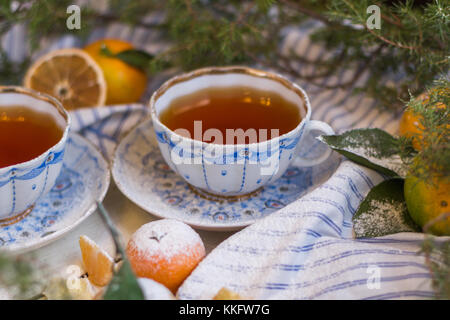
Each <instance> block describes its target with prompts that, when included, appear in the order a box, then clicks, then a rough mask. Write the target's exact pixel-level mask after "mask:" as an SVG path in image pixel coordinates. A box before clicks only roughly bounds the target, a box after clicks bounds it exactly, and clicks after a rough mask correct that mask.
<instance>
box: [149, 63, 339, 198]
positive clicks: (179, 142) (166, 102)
mask: <svg viewBox="0 0 450 320" xmlns="http://www.w3.org/2000/svg"><path fill="white" fill-rule="evenodd" d="M239 85H242V86H245V87H253V88H256V89H259V90H266V91H269V92H270V91H271V92H276V93H278V94H280V95H281V96H282V97H283V98H284V99H286V100H288V101H291V102H293V103H294V104H295V105H296V106H298V108H299V111H300V115H301V119H302V120H301V121H300V122H299V124H298V125H297V126H296V127H295V128H294V129H293V130H291V131H289V132H288V133H286V134H283V135H281V136H278V137H275V138H271V139H269V140H266V141H263V142H258V143H250V144H213V143H206V142H203V141H200V140H194V139H191V138H190V137H187V136H186V135H181V134H179V132H175V131H172V130H170V129H169V128H168V127H167V126H165V125H164V124H163V123H162V122H161V121H160V118H159V116H160V114H161V112H162V111H163V110H164V109H165V108H167V107H168V106H170V104H171V102H172V101H173V100H174V99H177V98H180V97H182V96H185V95H189V94H192V93H194V92H196V91H199V90H203V89H206V88H210V87H215V88H217V87H225V88H226V87H231V86H239ZM150 111H151V117H152V120H153V126H154V130H155V133H156V137H157V140H158V144H159V148H160V150H161V153H162V155H163V157H164V159H165V161H166V162H167V164H168V165H169V166H170V167H171V168H172V170H174V171H175V172H176V173H178V174H179V175H180V176H182V177H183V178H184V179H185V180H186V182H188V183H189V184H190V185H192V186H194V187H196V188H198V189H200V191H201V193H203V194H204V193H206V194H212V195H218V196H224V197H229V196H242V195H246V194H250V193H252V192H254V191H256V190H258V189H259V188H261V187H263V186H264V185H267V184H269V183H270V182H273V181H275V180H276V179H278V178H279V177H281V176H282V175H283V173H284V172H285V171H286V169H287V168H288V166H289V165H290V164H292V163H293V162H295V164H296V165H298V166H313V165H317V164H319V163H321V162H323V161H325V160H326V159H327V158H328V157H329V155H330V153H331V149H329V148H326V149H325V150H324V152H322V153H321V154H320V155H319V156H318V157H316V158H314V159H310V158H308V159H306V158H303V157H301V156H300V155H299V154H300V153H301V152H300V150H301V151H303V153H304V151H305V150H306V149H310V148H312V147H313V145H312V144H313V143H314V142H311V139H309V140H308V139H303V138H304V137H305V136H307V135H308V133H309V132H310V131H312V130H313V131H319V132H320V133H323V134H334V131H333V129H332V128H331V127H330V126H329V125H328V124H326V123H324V122H321V121H315V120H310V117H311V106H310V103H309V99H308V97H307V95H306V93H305V92H304V91H303V89H301V88H300V87H299V86H297V85H296V84H294V83H292V82H290V81H289V80H287V79H286V78H284V77H282V76H280V75H277V74H274V73H270V72H266V71H261V70H256V69H252V68H247V67H237V66H234V67H210V68H203V69H199V70H195V71H193V72H189V73H186V74H182V75H180V76H176V77H174V78H172V79H170V80H168V81H167V82H165V83H164V84H163V85H162V86H161V87H160V88H159V89H158V90H157V91H156V92H155V93H154V94H153V95H152V97H151V99H150ZM237 116H238V115H237ZM308 141H309V142H308Z"/></svg>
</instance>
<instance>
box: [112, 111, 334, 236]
mask: <svg viewBox="0 0 450 320" xmlns="http://www.w3.org/2000/svg"><path fill="white" fill-rule="evenodd" d="M338 164H339V158H338V156H337V155H336V154H333V155H332V156H330V158H329V159H328V160H327V161H325V162H324V163H322V164H321V165H318V166H315V167H295V166H291V167H289V168H288V169H287V171H286V172H285V173H284V175H283V176H282V177H281V178H280V179H278V180H276V181H274V182H273V183H271V184H269V185H267V186H264V187H263V188H261V189H259V190H257V191H256V192H254V193H253V194H251V195H248V196H245V197H241V198H239V199H236V198H230V199H224V198H217V197H215V196H214V195H211V194H207V193H204V192H201V191H200V190H198V189H194V188H193V187H191V186H190V185H189V184H188V183H186V182H185V180H184V179H183V178H181V177H180V176H179V175H178V174H177V173H175V172H174V171H172V169H170V167H169V166H168V165H167V164H166V162H165V161H164V159H163V157H162V155H161V152H160V150H159V147H158V144H157V141H156V137H155V134H154V130H153V125H152V122H151V120H150V119H149V120H146V121H144V122H143V123H141V124H140V125H138V126H137V127H135V128H134V129H133V130H132V131H131V132H130V133H128V135H126V136H125V137H124V138H123V139H122V141H121V142H120V143H119V145H118V146H117V148H116V151H115V153H114V158H113V163H112V176H113V179H114V181H115V183H116V185H117V187H118V188H119V189H120V191H121V192H122V193H123V194H124V195H125V196H126V197H128V198H129V199H130V200H131V201H133V202H134V203H135V204H136V205H138V206H139V207H141V208H142V209H144V210H145V211H147V212H149V213H150V214H153V215H155V216H157V217H160V218H171V219H177V220H180V221H183V222H185V223H187V224H189V225H191V226H192V227H194V228H198V229H203V230H213V231H232V230H237V229H241V228H243V227H245V226H248V225H250V224H252V223H254V222H255V221H258V220H259V219H262V218H264V217H265V216H267V215H269V214H271V213H273V212H275V211H277V210H279V209H281V208H283V207H285V206H286V205H288V204H289V203H291V202H293V201H295V200H297V199H298V198H300V197H301V196H303V195H304V194H306V193H308V192H309V191H311V190H312V189H314V188H315V187H317V186H319V185H320V184H321V183H323V182H324V181H326V180H327V179H328V178H329V177H330V176H331V175H332V174H333V172H334V171H335V170H336V169H337V166H338Z"/></svg>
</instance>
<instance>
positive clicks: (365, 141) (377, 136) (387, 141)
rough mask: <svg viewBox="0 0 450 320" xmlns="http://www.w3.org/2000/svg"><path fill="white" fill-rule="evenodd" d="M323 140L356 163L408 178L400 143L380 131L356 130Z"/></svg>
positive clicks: (321, 137) (321, 138) (322, 139)
mask: <svg viewBox="0 0 450 320" xmlns="http://www.w3.org/2000/svg"><path fill="white" fill-rule="evenodd" d="M319 139H320V140H321V141H322V142H324V143H326V144H327V145H329V146H330V148H332V149H333V150H335V151H337V152H339V153H340V154H342V155H344V156H346V157H347V158H349V159H350V160H352V161H353V162H356V163H358V164H360V165H363V166H365V167H368V168H371V169H374V170H377V171H379V172H381V173H383V174H386V175H388V176H392V177H396V176H398V177H402V178H404V177H405V176H406V173H407V170H408V166H407V164H405V163H404V161H403V160H402V157H401V156H400V155H401V146H400V145H401V144H400V141H399V140H398V139H397V138H395V137H393V136H391V135H390V134H389V133H387V132H385V131H383V130H380V129H354V130H350V131H347V132H344V133H343V134H341V135H329V136H320V137H319Z"/></svg>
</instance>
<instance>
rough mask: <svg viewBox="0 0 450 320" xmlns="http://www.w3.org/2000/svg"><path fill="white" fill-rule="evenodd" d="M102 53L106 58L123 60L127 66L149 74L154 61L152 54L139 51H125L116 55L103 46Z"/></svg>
mask: <svg viewBox="0 0 450 320" xmlns="http://www.w3.org/2000/svg"><path fill="white" fill-rule="evenodd" d="M100 52H101V54H103V55H105V56H108V57H111V58H117V59H119V60H122V61H123V62H125V63H126V64H128V65H130V66H132V67H134V68H137V69H139V70H142V71H144V72H147V70H148V69H149V66H150V63H151V61H152V60H153V56H152V55H151V54H149V53H148V52H145V51H143V50H138V49H130V50H124V51H121V52H119V53H116V54H114V53H112V52H111V50H109V48H108V47H107V46H102V47H101V49H100Z"/></svg>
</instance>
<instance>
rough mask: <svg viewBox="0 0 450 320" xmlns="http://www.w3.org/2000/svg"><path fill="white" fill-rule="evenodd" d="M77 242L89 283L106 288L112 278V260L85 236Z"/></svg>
mask: <svg viewBox="0 0 450 320" xmlns="http://www.w3.org/2000/svg"><path fill="white" fill-rule="evenodd" d="M79 242H80V249H81V255H82V257H83V264H84V269H85V271H86V272H87V274H88V278H89V281H91V282H92V284H94V285H96V286H99V287H103V286H106V285H107V284H108V283H109V281H111V279H112V276H113V268H114V260H113V258H111V257H110V255H109V254H108V253H107V252H106V251H104V250H103V249H102V248H100V247H99V246H98V245H97V244H96V243H95V242H94V241H92V240H91V239H89V238H88V237H87V236H81V237H80V241H79Z"/></svg>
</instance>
